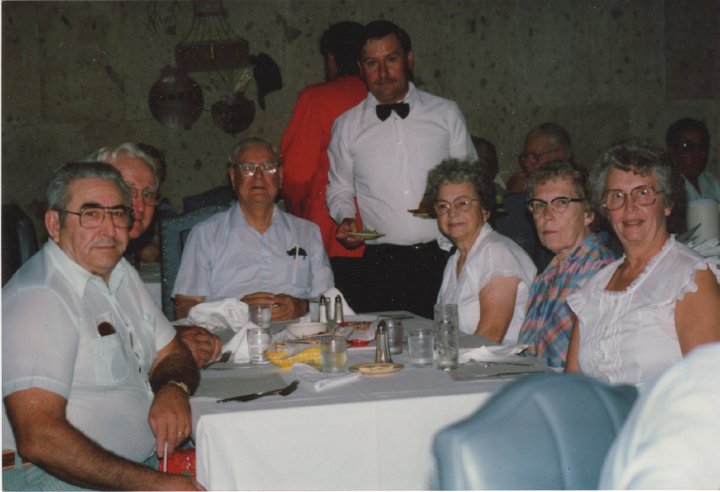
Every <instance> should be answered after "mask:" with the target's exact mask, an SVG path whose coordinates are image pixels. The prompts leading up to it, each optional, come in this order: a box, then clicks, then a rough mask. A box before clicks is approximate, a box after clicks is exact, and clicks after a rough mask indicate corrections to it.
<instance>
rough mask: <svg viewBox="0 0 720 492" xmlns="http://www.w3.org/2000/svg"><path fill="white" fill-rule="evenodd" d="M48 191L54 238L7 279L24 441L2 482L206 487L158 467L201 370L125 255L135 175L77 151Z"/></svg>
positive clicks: (8, 341)
mask: <svg viewBox="0 0 720 492" xmlns="http://www.w3.org/2000/svg"><path fill="white" fill-rule="evenodd" d="M46 195H47V201H48V210H47V212H46V213H45V226H46V228H47V231H48V235H49V236H50V240H49V241H48V242H47V243H46V244H45V246H44V247H43V249H42V250H41V251H39V252H38V253H37V254H36V255H35V256H33V257H32V258H31V259H30V260H28V261H27V262H26V263H25V264H24V265H23V266H22V268H20V270H18V271H17V273H16V274H15V275H14V276H13V278H12V279H11V280H10V282H8V284H7V285H6V286H5V287H4V288H3V291H2V318H3V333H2V343H3V354H2V361H3V362H2V369H3V371H2V376H3V381H2V388H3V401H4V404H5V410H6V412H5V413H4V415H3V430H4V432H3V449H10V450H13V451H17V455H15V454H14V453H13V457H14V460H13V461H14V462H15V466H14V468H12V469H6V470H4V471H3V488H5V489H10V490H23V489H26V490H70V489H71V488H89V489H99V490H110V489H113V490H115V489H118V490H153V489H157V490H160V489H165V490H202V488H201V487H200V486H199V485H198V484H197V483H196V482H195V481H194V480H192V479H191V478H188V477H183V476H179V475H167V474H164V473H159V472H157V471H155V470H154V469H153V467H154V465H156V464H157V459H156V458H155V454H157V456H159V457H163V455H164V453H166V452H168V453H172V452H173V450H174V449H175V448H176V446H177V445H178V444H180V443H181V442H183V441H184V440H185V439H186V438H187V437H188V436H189V435H190V431H191V427H192V419H191V415H190V404H189V399H188V398H189V394H190V393H192V392H193V391H194V390H195V388H196V387H197V384H198V381H199V375H198V372H197V369H196V368H195V364H194V362H193V360H192V357H191V355H190V352H189V351H188V350H187V348H186V347H185V346H184V345H183V344H182V343H180V342H179V340H178V338H177V337H176V333H175V330H174V329H173V327H172V325H171V324H170V323H169V322H168V321H167V319H166V318H165V317H164V316H163V314H162V311H161V310H160V308H159V307H158V306H157V305H156V304H155V302H154V301H153V300H152V298H151V296H150V293H149V292H148V291H147V289H146V288H145V287H144V286H143V283H142V281H141V280H140V278H139V276H138V274H137V272H136V271H135V270H134V269H133V268H132V267H131V266H130V265H129V264H128V263H127V261H125V260H124V259H123V258H122V256H123V252H124V251H125V247H126V246H127V243H128V236H129V231H130V230H131V228H132V226H133V224H134V221H133V211H132V209H131V208H130V207H129V205H130V191H129V190H128V187H127V185H126V184H125V183H124V182H123V178H122V176H121V175H120V173H119V172H118V171H117V170H115V169H113V168H112V167H110V166H107V165H106V164H104V163H100V162H78V163H70V164H67V165H65V166H64V167H62V168H60V169H59V170H57V171H56V172H55V173H54V174H53V175H52V177H51V179H50V181H49V184H48V187H47V192H46ZM10 429H12V432H9V430H10ZM3 454H5V453H3ZM21 458H22V460H21ZM3 461H5V457H3ZM22 461H24V462H26V463H27V462H30V463H32V466H24V465H21V462H22Z"/></svg>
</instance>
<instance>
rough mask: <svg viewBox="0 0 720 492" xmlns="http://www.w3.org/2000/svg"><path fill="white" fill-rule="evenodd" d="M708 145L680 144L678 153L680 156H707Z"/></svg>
mask: <svg viewBox="0 0 720 492" xmlns="http://www.w3.org/2000/svg"><path fill="white" fill-rule="evenodd" d="M708 150H710V145H708V144H707V143H695V142H680V147H679V148H678V153H680V154H693V153H694V154H707V153H708Z"/></svg>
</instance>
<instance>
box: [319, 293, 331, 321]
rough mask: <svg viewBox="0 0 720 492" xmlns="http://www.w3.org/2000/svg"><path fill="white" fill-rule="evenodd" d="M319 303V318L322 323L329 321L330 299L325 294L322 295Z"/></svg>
mask: <svg viewBox="0 0 720 492" xmlns="http://www.w3.org/2000/svg"><path fill="white" fill-rule="evenodd" d="M319 304H320V318H319V320H320V323H327V322H328V318H329V317H330V316H329V313H330V309H329V308H330V306H329V304H328V299H327V298H326V297H325V296H320V302H319Z"/></svg>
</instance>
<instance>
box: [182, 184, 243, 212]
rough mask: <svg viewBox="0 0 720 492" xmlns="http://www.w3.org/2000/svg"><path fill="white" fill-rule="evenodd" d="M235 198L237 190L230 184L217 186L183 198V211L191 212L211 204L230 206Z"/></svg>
mask: <svg viewBox="0 0 720 492" xmlns="http://www.w3.org/2000/svg"><path fill="white" fill-rule="evenodd" d="M233 200H235V191H234V190H233V189H232V188H231V187H230V185H229V184H226V185H222V186H217V187H215V188H212V189H210V190H207V191H204V192H202V193H198V194H197V195H189V196H186V197H185V198H183V212H184V213H189V212H192V211H194V210H198V209H200V208H203V207H208V206H210V205H225V206H229V205H230V203H231V202H232V201H233Z"/></svg>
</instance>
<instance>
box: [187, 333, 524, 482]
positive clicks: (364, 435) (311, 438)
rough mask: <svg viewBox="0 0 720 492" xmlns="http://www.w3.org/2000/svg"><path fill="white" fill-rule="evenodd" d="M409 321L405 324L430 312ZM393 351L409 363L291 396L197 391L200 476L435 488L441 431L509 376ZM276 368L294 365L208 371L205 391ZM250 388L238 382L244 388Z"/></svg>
mask: <svg viewBox="0 0 720 492" xmlns="http://www.w3.org/2000/svg"><path fill="white" fill-rule="evenodd" d="M403 323H404V324H405V326H406V329H407V327H408V326H412V325H413V324H417V323H428V324H429V323H430V321H428V320H408V321H403ZM349 358H350V361H349V363H350V364H351V365H352V364H356V363H360V362H372V361H373V359H374V349H368V348H365V349H351V351H350V356H349ZM393 359H394V361H395V362H402V363H404V364H405V369H403V370H401V371H399V372H397V373H394V374H389V375H385V376H363V377H362V378H361V379H360V380H357V381H355V382H352V383H349V384H347V385H345V386H341V387H338V388H333V389H330V390H327V391H324V392H319V393H317V392H314V391H313V390H312V388H310V386H309V385H303V384H301V385H300V388H299V389H298V390H297V391H296V392H295V393H293V394H292V395H290V396H287V397H281V396H273V397H267V398H261V399H258V400H255V401H252V402H247V403H230V404H227V403H226V404H218V403H215V398H211V397H207V396H205V397H195V398H193V399H192V400H191V405H192V411H193V420H194V422H193V430H194V438H195V444H196V447H197V479H198V481H199V482H200V483H202V484H203V485H204V486H205V487H207V489H208V490H287V489H292V490H378V489H381V490H418V489H428V488H430V486H431V475H432V469H433V459H432V451H431V444H432V439H433V437H434V435H435V433H436V432H437V431H438V430H440V429H442V428H444V427H445V426H447V425H449V424H451V423H453V422H456V421H457V420H460V419H462V418H464V417H466V416H468V415H470V414H471V413H473V412H474V411H475V410H477V409H478V408H479V407H480V405H481V404H482V403H483V402H484V401H485V400H487V398H488V397H489V396H490V395H491V394H492V393H493V392H495V391H496V390H497V389H499V388H500V387H502V386H503V385H505V384H507V382H509V381H510V379H507V378H505V379H485V380H475V381H463V382H455V381H452V380H451V379H450V376H449V374H448V373H445V372H443V371H438V370H437V369H435V368H434V367H425V368H415V367H410V364H409V361H408V359H407V353H403V354H400V355H394V356H393ZM278 372H279V373H280V375H281V376H282V377H283V378H284V379H285V380H286V381H289V379H290V373H289V371H282V370H280V369H279V368H277V367H275V366H270V365H266V366H260V367H252V366H249V365H248V366H246V367H242V368H237V369H232V370H218V371H211V370H207V371H203V374H202V376H203V381H202V382H201V390H203V393H204V394H208V391H210V393H212V387H213V384H217V387H218V388H220V387H224V391H227V387H226V386H223V385H222V384H219V383H220V382H221V381H222V382H224V383H225V384H227V382H228V380H231V379H232V378H233V377H237V378H243V377H246V378H254V379H255V380H257V378H260V379H262V377H263V375H266V376H268V377H272V376H270V375H272V374H274V373H275V374H276V373H278ZM213 381H215V383H214V382H213ZM244 388H247V386H243V384H242V383H238V391H237V393H244V392H245V389H244ZM218 391H219V390H218ZM237 393H236V394H237ZM217 396H218V397H220V396H228V395H227V394H226V393H223V394H218V395H217Z"/></svg>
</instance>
